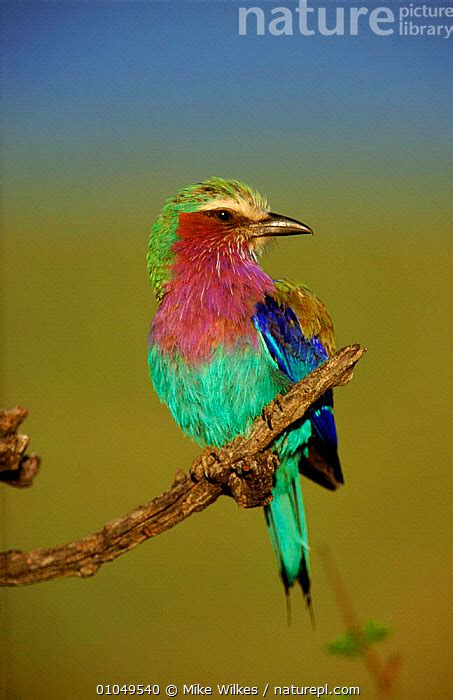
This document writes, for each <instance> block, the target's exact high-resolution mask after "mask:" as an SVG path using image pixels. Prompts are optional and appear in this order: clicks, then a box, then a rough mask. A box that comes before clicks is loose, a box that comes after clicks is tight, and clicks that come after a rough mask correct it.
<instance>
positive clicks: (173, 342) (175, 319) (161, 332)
mask: <svg viewBox="0 0 453 700" xmlns="http://www.w3.org/2000/svg"><path fill="white" fill-rule="evenodd" d="M175 248H176V250H175V262H174V264H173V266H172V270H171V273H172V276H171V280H170V282H169V283H168V284H167V286H166V294H165V297H164V299H163V300H162V303H161V305H160V307H159V309H158V311H157V313H156V316H155V317H154V320H153V323H152V326H151V332H150V338H149V340H150V343H151V344H154V343H158V344H159V346H160V347H161V348H162V350H163V351H165V352H170V353H174V354H177V355H179V356H182V357H184V358H185V359H186V360H187V361H190V362H195V363H198V362H203V361H207V360H209V358H210V357H211V356H212V353H213V352H214V351H215V350H216V349H217V348H218V347H219V346H222V347H224V348H234V347H237V346H241V345H242V346H244V345H250V344H252V345H257V342H258V341H257V337H256V332H255V328H254V326H253V322H252V316H253V313H254V308H255V304H256V303H257V302H258V301H261V300H262V299H263V298H264V296H265V295H266V294H268V293H270V292H272V290H273V289H274V284H273V282H272V280H271V278H270V277H269V276H268V275H267V274H266V273H265V272H264V271H263V270H262V269H261V267H260V266H259V265H258V263H257V262H256V261H255V260H253V259H252V258H251V256H250V255H247V254H245V253H244V251H241V250H240V249H239V248H237V247H236V248H235V247H234V246H230V247H229V248H228V247H226V248H222V247H220V246H217V247H212V249H211V250H210V251H209V250H206V249H205V250H203V251H202V250H200V249H199V250H196V251H195V252H194V250H193V247H190V246H186V247H185V246H184V245H181V241H179V242H178V244H177V245H176V246H175Z"/></svg>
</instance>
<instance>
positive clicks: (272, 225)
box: [250, 212, 313, 238]
mask: <svg viewBox="0 0 453 700" xmlns="http://www.w3.org/2000/svg"><path fill="white" fill-rule="evenodd" d="M250 229H251V230H252V232H253V233H252V236H253V238H262V237H264V236H298V235H300V234H302V233H310V234H311V235H313V231H312V229H311V228H310V226H307V224H303V223H302V222H301V221H297V219H290V217H289V216H282V215H281V214H274V213H273V212H269V214H268V215H267V216H266V218H265V219H261V221H256V222H253V223H252V224H250Z"/></svg>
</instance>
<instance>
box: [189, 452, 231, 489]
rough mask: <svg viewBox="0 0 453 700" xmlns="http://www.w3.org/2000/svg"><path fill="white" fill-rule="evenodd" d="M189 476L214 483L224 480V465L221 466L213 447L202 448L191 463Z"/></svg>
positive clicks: (196, 479)
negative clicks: (198, 455) (200, 452)
mask: <svg viewBox="0 0 453 700" xmlns="http://www.w3.org/2000/svg"><path fill="white" fill-rule="evenodd" d="M190 476H191V477H192V479H193V480H194V481H201V480H202V479H207V481H211V482H214V483H219V482H220V483H221V482H222V481H225V467H222V466H221V462H220V460H219V455H218V452H217V450H216V449H215V448H214V447H210V448H209V449H206V450H204V452H202V454H201V455H200V457H199V458H198V459H197V460H196V461H195V462H194V463H193V464H192V467H191V470H190Z"/></svg>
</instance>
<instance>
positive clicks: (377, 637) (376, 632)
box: [363, 620, 391, 644]
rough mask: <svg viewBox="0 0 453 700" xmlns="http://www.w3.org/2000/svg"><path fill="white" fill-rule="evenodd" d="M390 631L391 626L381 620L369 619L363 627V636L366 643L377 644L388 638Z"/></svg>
mask: <svg viewBox="0 0 453 700" xmlns="http://www.w3.org/2000/svg"><path fill="white" fill-rule="evenodd" d="M390 632H391V630H390V628H389V627H386V626H385V625H383V624H381V623H380V622H376V621H374V620H368V622H366V623H365V626H364V628H363V638H364V641H365V642H366V644H377V643H378V642H382V641H383V640H384V639H387V637H388V636H389V634H390Z"/></svg>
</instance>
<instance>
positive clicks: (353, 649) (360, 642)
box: [327, 620, 390, 659]
mask: <svg viewBox="0 0 453 700" xmlns="http://www.w3.org/2000/svg"><path fill="white" fill-rule="evenodd" d="M389 634H390V628H389V627H386V626H385V625H383V624H381V623H380V622H376V621H375V620H368V622H366V623H365V625H364V626H363V628H362V629H361V630H359V631H358V632H354V631H348V632H345V633H344V634H342V635H341V636H340V637H338V639H336V640H335V641H334V642H330V644H328V645H327V651H328V653H329V654H337V655H338V656H348V657H349V658H350V659H352V658H357V657H359V656H362V654H363V652H364V650H365V649H366V648H367V647H368V646H371V644H377V643H378V642H382V640H384V639H386V638H387V637H388V636H389Z"/></svg>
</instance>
